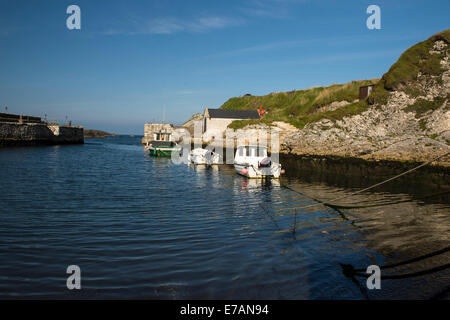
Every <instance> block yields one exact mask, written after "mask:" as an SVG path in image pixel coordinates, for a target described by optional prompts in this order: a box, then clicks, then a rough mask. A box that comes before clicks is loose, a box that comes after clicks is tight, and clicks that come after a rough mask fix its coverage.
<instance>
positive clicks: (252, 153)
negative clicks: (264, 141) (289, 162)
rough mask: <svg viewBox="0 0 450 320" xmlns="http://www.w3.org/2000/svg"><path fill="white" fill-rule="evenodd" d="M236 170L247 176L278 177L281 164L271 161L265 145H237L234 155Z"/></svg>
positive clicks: (280, 171)
mask: <svg viewBox="0 0 450 320" xmlns="http://www.w3.org/2000/svg"><path fill="white" fill-rule="evenodd" d="M234 168H235V170H236V172H237V173H238V174H240V175H243V176H245V177H248V178H264V177H272V178H279V177H280V174H281V173H282V171H283V170H282V169H281V164H279V163H276V162H273V161H272V159H271V158H270V157H268V156H267V147H262V146H252V145H250V146H238V148H237V150H236V155H235V157H234Z"/></svg>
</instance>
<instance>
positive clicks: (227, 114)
mask: <svg viewBox="0 0 450 320" xmlns="http://www.w3.org/2000/svg"><path fill="white" fill-rule="evenodd" d="M208 114H209V116H210V117H211V118H222V119H259V113H258V110H227V109H209V108H208Z"/></svg>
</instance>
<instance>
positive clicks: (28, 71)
mask: <svg viewBox="0 0 450 320" xmlns="http://www.w3.org/2000/svg"><path fill="white" fill-rule="evenodd" d="M69 5H77V6H79V8H80V10H81V13H80V16H81V29H79V30H76V29H73V30H69V29H68V28H67V25H66V20H67V18H68V17H69V16H70V14H67V12H66V10H67V7H68V6H69ZM369 5H378V6H379V7H380V9H381V29H379V30H377V29H373V30H370V29H368V28H367V25H366V20H367V19H368V18H369V16H370V14H368V13H367V12H366V10H367V8H368V6H369ZM449 12H450V1H448V0H442V1H440V0H433V1H430V0H387V1H381V0H370V1H365V0H349V1H337V0H334V1H333V0H240V1H237V0H226V1H225V0H223V1H222V0H214V1H196V0H184V1H178V0H177V1H170V0H161V1H160V0H158V1H151V0H147V1H143V0H141V1H137V0H126V1H124V0H117V1H105V0H95V1H94V0H70V1H65V0H52V1H51V0H39V1H37V0H0V112H3V111H4V110H5V107H7V108H8V112H11V113H17V114H25V115H36V116H42V117H44V116H45V115H47V119H48V120H58V121H60V122H61V123H63V122H65V120H66V117H67V119H68V120H71V121H72V123H73V124H74V125H82V126H84V127H85V128H87V129H99V130H106V131H109V132H113V133H119V134H143V130H144V123H146V122H161V121H163V120H165V122H167V123H173V124H175V125H179V124H181V123H183V122H184V121H186V120H188V119H189V117H190V116H191V115H192V114H194V113H201V112H203V110H204V108H205V107H207V108H218V107H220V106H221V105H222V104H223V103H224V102H225V101H227V100H228V99H229V98H231V97H235V96H241V95H244V94H247V93H250V94H253V95H265V94H269V93H271V92H277V91H291V90H294V89H305V88H310V87H314V86H322V85H331V84H333V83H345V82H349V81H352V80H362V79H372V78H379V77H381V76H382V75H383V74H384V73H385V72H387V71H388V70H389V67H390V66H391V65H392V64H393V63H394V62H395V61H396V60H397V59H398V58H399V56H400V55H401V53H402V52H404V51H405V50H406V49H407V48H408V47H410V46H412V45H414V44H415V43H417V42H420V41H423V40H425V39H427V38H429V37H430V36H432V35H433V34H435V33H437V32H440V31H442V30H445V29H448V28H450V25H449V24H450V23H449V21H450V19H449Z"/></svg>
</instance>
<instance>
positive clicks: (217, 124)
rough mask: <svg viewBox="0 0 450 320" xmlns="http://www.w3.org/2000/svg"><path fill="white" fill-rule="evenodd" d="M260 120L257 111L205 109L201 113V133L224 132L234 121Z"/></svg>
mask: <svg viewBox="0 0 450 320" xmlns="http://www.w3.org/2000/svg"><path fill="white" fill-rule="evenodd" d="M253 119H254V120H256V119H260V115H259V113H258V110H227V109H209V108H206V109H205V112H204V113H203V124H202V132H203V133H205V132H207V131H212V130H215V131H219V132H225V130H226V129H227V127H228V125H229V124H230V123H231V122H233V121H235V120H253Z"/></svg>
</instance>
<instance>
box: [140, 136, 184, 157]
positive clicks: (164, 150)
mask: <svg viewBox="0 0 450 320" xmlns="http://www.w3.org/2000/svg"><path fill="white" fill-rule="evenodd" d="M144 150H145V151H148V152H149V154H150V155H151V156H155V157H170V156H171V155H172V153H173V152H180V151H181V148H180V146H178V145H177V144H176V143H175V142H173V141H158V140H157V141H151V142H147V144H146V145H145V146H144Z"/></svg>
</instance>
